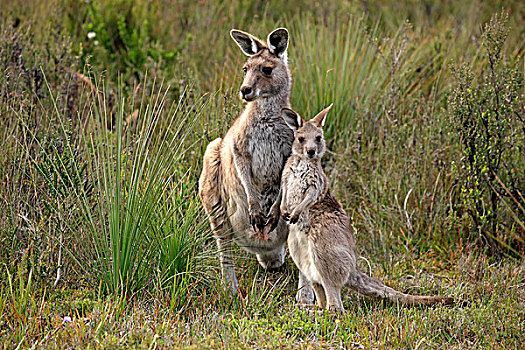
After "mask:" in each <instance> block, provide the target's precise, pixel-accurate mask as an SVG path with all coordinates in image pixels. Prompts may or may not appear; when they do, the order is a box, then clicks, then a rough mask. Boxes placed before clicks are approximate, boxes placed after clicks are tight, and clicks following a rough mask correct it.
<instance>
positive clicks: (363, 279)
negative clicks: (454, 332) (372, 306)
mask: <svg viewBox="0 0 525 350" xmlns="http://www.w3.org/2000/svg"><path fill="white" fill-rule="evenodd" d="M348 285H349V287H351V288H353V289H355V290H356V291H358V292H359V293H361V294H363V295H366V296H370V297H375V298H382V299H388V300H391V301H393V302H399V303H401V304H403V305H407V306H412V305H433V304H452V303H453V302H454V299H453V298H450V297H431V296H418V295H411V294H405V293H401V292H398V291H397V290H395V289H393V288H390V287H388V286H386V285H385V284H384V283H383V282H381V281H379V280H376V279H375V278H372V277H370V276H368V275H366V274H364V273H362V272H361V271H357V276H355V278H353V279H351V280H350V281H349V284H348Z"/></svg>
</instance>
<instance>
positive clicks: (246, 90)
mask: <svg viewBox="0 0 525 350" xmlns="http://www.w3.org/2000/svg"><path fill="white" fill-rule="evenodd" d="M251 93H252V88H251V87H249V86H243V87H241V94H242V97H245V96H246V95H249V94H251Z"/></svg>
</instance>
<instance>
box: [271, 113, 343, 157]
mask: <svg viewBox="0 0 525 350" xmlns="http://www.w3.org/2000/svg"><path fill="white" fill-rule="evenodd" d="M332 106H333V104H331V105H330V106H328V107H326V108H325V109H323V110H322V111H321V112H319V113H318V114H317V115H316V116H315V117H313V118H312V119H310V120H309V121H304V120H303V118H301V116H300V115H299V114H297V112H295V111H294V110H292V109H290V108H283V109H282V110H281V116H282V117H283V119H284V121H285V122H286V124H287V125H288V126H289V127H290V129H292V130H293V131H294V141H293V145H292V154H294V155H298V156H300V157H303V158H308V159H321V158H322V157H323V155H324V152H325V150H326V143H325V140H324V134H323V126H324V124H325V121H326V114H327V113H328V111H329V110H330V108H332Z"/></svg>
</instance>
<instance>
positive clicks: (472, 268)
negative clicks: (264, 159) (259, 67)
mask: <svg viewBox="0 0 525 350" xmlns="http://www.w3.org/2000/svg"><path fill="white" fill-rule="evenodd" d="M501 5H502V4H500V3H498V2H481V3H477V2H474V3H472V4H470V3H469V4H466V3H462V2H455V1H425V2H423V3H419V2H413V1H400V2H399V1H398V2H391V1H386V2H385V1H383V2H378V1H372V2H368V1H362V2H354V1H345V0H341V1H338V2H333V3H332V2H329V3H322V2H312V1H305V0H293V1H288V2H281V1H268V2H266V1H251V2H246V1H236V2H227V1H219V0H217V1H211V2H194V1H176V2H174V1H168V0H156V1H143V0H136V1H131V0H112V1H106V2H101V1H94V0H92V1H87V2H78V1H70V0H44V1H39V2H27V1H26V2H23V1H19V0H9V1H4V2H2V3H1V5H0V14H1V19H0V30H1V32H2V36H1V37H0V67H1V68H2V72H3V73H4V74H1V75H0V146H1V152H0V212H1V213H2V219H1V220H0V339H1V342H0V343H1V344H2V347H3V348H6V349H7V348H15V349H16V348H18V349H23V348H57V349H59V348H60V349H62V348H67V347H73V348H115V349H117V348H140V349H142V348H144V349H146V348H147V349H153V348H196V349H200V348H210V349H212V348H246V349H252V348H305V349H306V348H365V349H368V348H374V349H375V348H387V349H389V348H403V349H416V348H417V349H421V348H423V349H426V348H428V349H436V348H437V349H441V348H443V349H445V348H447V349H448V348H454V349H471V348H486V349H494V348H501V349H521V348H523V346H524V341H523V336H522V334H523V333H524V332H525V329H524V328H525V311H524V310H525V295H524V292H523V291H524V290H525V288H524V287H525V286H524V281H525V269H524V267H523V254H524V248H525V246H524V245H523V237H524V236H523V235H524V231H523V222H525V217H524V216H523V215H524V213H523V202H520V193H521V195H523V192H519V188H518V191H516V190H515V188H511V187H508V186H502V187H501V188H502V190H501V191H499V192H498V196H500V197H498V198H500V202H501V203H502V204H501V205H502V206H504V207H502V210H506V213H508V215H507V214H505V215H499V216H498V218H499V220H501V221H500V222H499V223H498V225H497V230H498V234H501V235H502V236H505V237H507V238H508V240H507V242H510V244H512V249H509V250H500V251H499V253H498V254H494V253H493V252H492V253H491V251H490V250H489V249H487V246H486V245H484V244H483V243H482V240H481V239H480V238H479V237H480V236H479V232H478V230H477V229H476V227H475V225H474V224H473V220H472V218H471V217H470V216H469V215H468V209H469V208H468V207H465V206H464V204H463V201H462V198H461V186H462V185H461V184H462V183H464V182H462V178H461V176H462V175H461V173H460V172H458V171H457V169H456V168H454V167H455V166H457V164H461V162H462V158H461V157H462V155H463V153H462V151H463V150H462V148H461V147H462V146H461V139H460V135H459V133H458V130H457V128H456V127H455V122H456V120H454V118H453V116H452V115H451V113H450V108H449V101H451V99H450V96H451V94H453V93H454V91H455V90H454V89H455V88H457V86H458V85H457V84H458V82H457V79H456V78H455V76H454V74H453V70H452V69H451V67H459V66H461V65H465V66H468V67H469V71H470V72H471V73H472V75H473V77H474V79H473V82H474V83H477V82H480V81H483V79H482V77H483V76H487V75H486V74H487V72H490V62H489V61H488V60H487V55H486V47H485V46H484V45H483V43H482V40H483V37H482V30H483V27H482V24H484V23H488V22H489V20H490V18H491V17H492V16H493V15H494V14H495V13H499V12H500V11H501ZM504 5H505V7H506V9H507V10H508V12H509V18H508V28H509V34H508V38H507V40H506V41H505V42H504V43H502V45H503V46H502V47H503V57H504V59H503V60H502V62H503V63H502V64H503V66H504V67H505V68H508V69H515V70H517V72H518V73H519V74H521V76H523V67H524V65H523V60H524V53H525V47H524V46H523V43H524V42H525V26H524V25H523V23H524V21H523V13H524V11H525V7H524V5H523V3H522V2H521V1H511V2H505V4H504ZM407 20H408V21H407ZM280 26H284V27H287V28H288V29H289V31H290V48H289V60H290V67H291V70H292V75H293V88H292V98H291V102H292V106H293V108H294V109H295V110H297V111H298V112H299V113H300V114H301V115H302V116H303V117H310V116H311V115H312V114H313V113H316V112H317V111H318V110H320V109H321V108H324V107H325V106H327V105H328V104H329V103H331V102H334V112H335V113H333V114H331V117H330V119H329V120H328V121H327V128H328V132H327V137H328V143H329V149H330V152H329V153H328V155H327V157H326V159H325V164H324V165H325V170H326V172H327V174H328V176H329V178H330V181H331V183H332V187H333V189H334V192H335V193H336V195H337V197H338V198H339V199H340V201H341V202H342V203H343V205H344V207H345V209H346V211H347V212H348V214H349V216H350V218H351V223H352V228H353V229H354V234H355V236H356V240H357V245H358V252H359V254H361V255H362V256H363V259H359V264H360V267H361V269H362V270H363V271H365V272H367V273H369V274H371V275H373V276H374V277H376V278H379V279H381V280H383V281H384V282H385V283H387V284H389V285H390V286H392V287H394V288H397V289H398V290H400V291H403V292H408V293H413V294H421V295H447V296H453V297H454V298H455V299H456V300H457V302H456V303H455V304H454V305H453V306H451V307H443V306H436V307H431V308H403V307H400V306H398V305H395V304H392V303H388V302H382V301H378V300H372V299H368V298H364V297H359V296H357V295H356V294H353V293H351V292H350V291H348V290H345V291H344V300H343V301H344V304H345V308H346V309H347V312H346V314H345V315H329V314H325V313H323V312H322V311H319V310H317V311H314V310H312V309H303V308H298V307H296V305H295V304H294V295H295V292H296V291H295V286H296V285H297V270H296V268H295V267H294V266H293V264H292V262H291V261H290V259H287V263H286V266H284V267H283V268H282V269H281V270H280V271H277V272H273V273H266V272H265V271H263V270H262V269H261V268H259V267H258V266H257V263H256V261H255V259H254V257H253V256H248V255H246V254H245V253H244V252H243V251H242V250H241V249H240V248H238V247H236V248H235V249H234V253H235V258H236V267H237V275H238V279H239V283H240V286H239V290H240V293H239V296H237V297H234V298H231V297H230V296H229V295H228V294H227V293H225V292H224V290H223V288H222V286H221V284H220V273H219V269H218V257H217V252H216V248H215V242H214V241H213V238H212V236H211V232H210V229H209V226H208V223H207V220H206V217H205V215H204V214H203V210H202V207H201V204H200V202H199V200H198V197H197V194H196V192H197V188H196V186H197V179H198V176H199V173H200V169H201V163H202V155H203V153H204V150H205V148H206V145H207V144H208V143H209V142H210V141H211V140H213V139H214V138H216V137H220V136H222V135H223V134H224V132H225V131H226V130H227V128H228V127H229V126H230V125H231V123H232V122H233V120H234V119H235V118H236V117H237V116H238V114H239V112H240V110H241V108H242V103H241V101H240V100H239V98H238V88H239V86H240V84H241V81H242V71H241V69H240V67H241V65H242V63H243V61H244V60H245V56H244V55H243V54H242V53H241V52H240V51H239V50H238V47H237V46H236V45H235V44H234V43H233V41H232V40H231V38H230V37H229V35H228V33H229V30H230V29H231V28H238V29H242V30H246V31H249V32H251V33H253V34H255V35H258V36H260V37H261V38H265V37H266V35H267V33H269V32H270V31H271V30H272V29H274V28H276V27H280ZM90 32H93V33H95V34H96V35H95V37H94V38H88V33H90ZM95 40H96V42H95ZM520 79H521V80H520ZM520 79H516V82H517V84H522V85H523V83H522V82H523V79H522V78H520ZM522 90H523V89H522ZM524 92H525V91H524ZM522 94H523V92H522ZM522 97H523V96H522ZM523 100H524V99H522V101H523ZM518 102H519V101H518ZM517 106H518V107H517V109H516V111H515V115H516V117H515V120H514V119H513V121H512V124H509V125H510V126H512V132H513V137H515V138H514V140H515V141H514V143H513V144H512V145H509V148H508V149H510V150H512V152H509V154H510V155H511V156H512V157H513V161H512V163H511V162H510V161H505V162H507V163H506V164H505V166H507V168H508V167H512V169H511V172H509V174H511V173H512V174H513V176H514V175H515V174H518V175H519V174H525V168H524V166H525V165H524V164H523V162H519V160H520V159H523V157H524V156H525V153H524V150H525V147H524V146H523V143H522V141H523V140H524V139H525V138H524V137H523V136H524V132H522V129H521V127H522V124H520V120H519V118H520V117H521V118H524V120H525V117H523V116H524V114H525V111H524V110H523V108H524V107H523V103H521V104H520V103H518V104H517ZM520 142H521V143H520ZM454 164H456V165H454ZM509 171H510V170H509ZM522 178H525V176H522ZM501 179H502V181H504V180H505V178H504V177H503V176H502V177H501ZM494 183H495V182H494ZM521 199H523V198H522V197H521ZM69 318H71V322H69Z"/></svg>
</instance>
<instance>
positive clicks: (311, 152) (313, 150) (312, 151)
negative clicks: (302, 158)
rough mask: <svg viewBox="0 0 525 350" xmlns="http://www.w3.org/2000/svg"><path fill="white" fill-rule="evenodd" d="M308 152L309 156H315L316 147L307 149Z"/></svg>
mask: <svg viewBox="0 0 525 350" xmlns="http://www.w3.org/2000/svg"><path fill="white" fill-rule="evenodd" d="M306 153H307V154H308V156H309V157H313V156H315V149H309V150H307V151H306Z"/></svg>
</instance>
